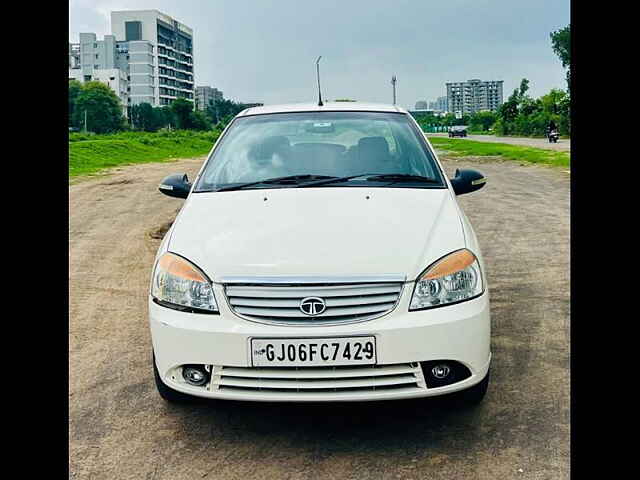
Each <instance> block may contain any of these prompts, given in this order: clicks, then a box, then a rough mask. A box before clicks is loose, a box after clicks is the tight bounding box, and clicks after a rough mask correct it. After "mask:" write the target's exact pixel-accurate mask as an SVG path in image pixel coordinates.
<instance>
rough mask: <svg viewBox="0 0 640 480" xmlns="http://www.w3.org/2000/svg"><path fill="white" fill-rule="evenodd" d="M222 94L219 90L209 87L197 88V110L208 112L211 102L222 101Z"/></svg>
mask: <svg viewBox="0 0 640 480" xmlns="http://www.w3.org/2000/svg"><path fill="white" fill-rule="evenodd" d="M223 98H224V97H223V96H222V92H221V91H220V90H218V89H217V88H212V87H209V86H202V87H196V108H197V109H198V110H203V111H204V110H206V109H207V106H208V105H209V102H215V101H216V100H222V99H223Z"/></svg>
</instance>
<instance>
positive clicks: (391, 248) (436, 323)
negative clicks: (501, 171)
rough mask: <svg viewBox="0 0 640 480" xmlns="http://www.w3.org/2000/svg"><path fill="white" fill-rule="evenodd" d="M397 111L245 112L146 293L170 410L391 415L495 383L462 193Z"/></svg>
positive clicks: (176, 183)
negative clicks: (366, 406)
mask: <svg viewBox="0 0 640 480" xmlns="http://www.w3.org/2000/svg"><path fill="white" fill-rule="evenodd" d="M484 183H485V178H484V177H483V175H482V174H481V173H479V172H476V171H474V170H458V171H457V172H456V176H455V178H453V179H451V180H449V179H447V177H446V176H445V173H444V171H443V168H442V165H441V164H440V162H439V160H438V158H437V156H436V154H435V152H434V150H433V148H432V147H431V145H430V143H429V141H428V140H427V138H426V137H425V135H424V134H423V133H422V131H421V130H420V128H419V126H418V125H417V124H416V122H415V121H414V119H413V118H412V117H411V116H410V115H409V114H408V112H407V111H406V110H403V109H401V108H398V107H396V106H391V105H373V104H363V103H325V104H324V105H323V106H318V105H315V104H301V105H284V106H266V107H255V108H250V109H247V110H245V111H243V112H242V113H240V114H239V115H238V116H236V117H235V118H234V120H233V121H232V122H231V123H230V124H229V125H228V127H227V128H226V130H225V131H224V132H223V133H222V135H221V136H220V138H219V139H218V141H217V142H216V144H215V146H214V147H213V149H212V151H211V153H210V154H209V157H208V159H207V160H206V162H204V164H203V166H202V167H201V169H200V172H199V173H198V176H197V177H196V178H195V180H194V181H193V184H191V183H189V181H188V179H187V176H186V175H184V174H181V175H171V176H169V177H167V178H166V179H164V180H163V182H162V184H161V185H160V187H159V188H160V191H161V192H163V193H165V194H167V195H170V196H174V197H179V198H186V200H185V202H184V205H183V206H182V209H181V210H180V212H179V214H178V216H177V218H176V220H175V222H174V223H173V225H172V227H171V229H170V230H169V231H168V232H167V234H166V236H165V237H164V239H163V241H162V244H161V246H160V248H159V250H158V254H157V257H156V261H155V265H154V268H153V273H152V280H151V291H150V295H149V323H150V328H151V336H152V342H153V352H154V356H153V368H154V372H155V380H156V385H157V387H158V390H159V393H160V395H161V396H162V397H163V398H164V399H166V400H168V401H182V400H187V399H189V398H191V397H192V396H196V397H206V398H212V399H232V400H254V401H300V402H305V401H313V402H317V401H360V400H366V401H368V400H391V399H404V398H415V397H430V396H435V395H442V394H449V393H452V392H459V393H457V394H456V395H453V396H452V397H450V398H457V399H462V400H464V401H468V402H472V403H477V402H479V401H480V400H481V399H482V398H483V396H484V394H485V392H486V390H487V385H488V381H489V364H490V361H491V351H490V315H489V292H488V288H487V277H486V272H485V268H484V263H483V260H482V255H481V253H480V248H479V246H478V242H477V240H476V236H475V234H474V232H473V229H472V228H471V225H470V224H469V221H468V220H467V217H466V216H465V214H464V213H463V212H462V210H461V209H460V207H459V205H458V203H457V201H456V195H459V194H462V193H467V192H471V191H473V190H477V189H479V188H481V187H482V186H483V185H484Z"/></svg>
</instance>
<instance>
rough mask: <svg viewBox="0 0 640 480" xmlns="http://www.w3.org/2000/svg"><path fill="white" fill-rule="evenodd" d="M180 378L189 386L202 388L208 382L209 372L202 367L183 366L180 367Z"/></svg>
mask: <svg viewBox="0 0 640 480" xmlns="http://www.w3.org/2000/svg"><path fill="white" fill-rule="evenodd" d="M182 378H184V381H185V382H187V383H188V384H189V385H193V386H194V387H202V386H203V385H205V384H206V383H207V382H208V381H209V372H207V370H206V369H205V366H204V365H185V366H183V367H182Z"/></svg>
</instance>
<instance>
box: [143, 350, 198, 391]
mask: <svg viewBox="0 0 640 480" xmlns="http://www.w3.org/2000/svg"><path fill="white" fill-rule="evenodd" d="M153 378H154V379H155V381H156V388H157V389H158V393H159V394H160V396H161V397H162V399H163V400H165V401H166V402H169V403H189V402H193V401H194V397H192V396H191V395H187V394H185V393H182V392H178V391H177V390H174V389H173V388H169V387H168V386H167V385H165V383H164V382H163V381H162V379H161V378H160V373H159V372H158V367H157V366H156V355H155V353H154V354H153Z"/></svg>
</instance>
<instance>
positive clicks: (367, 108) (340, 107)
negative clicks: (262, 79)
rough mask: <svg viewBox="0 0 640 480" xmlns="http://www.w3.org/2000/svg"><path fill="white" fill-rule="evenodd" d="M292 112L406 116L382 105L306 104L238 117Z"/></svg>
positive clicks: (259, 110)
mask: <svg viewBox="0 0 640 480" xmlns="http://www.w3.org/2000/svg"><path fill="white" fill-rule="evenodd" d="M293 112H392V113H405V114H408V112H407V111H406V110H405V109H404V108H401V107H398V106H397V105H388V104H384V103H366V102H324V105H323V106H322V107H320V106H318V104H317V103H315V102H307V103H291V104H284V105H266V106H261V107H251V108H247V109H246V110H243V111H242V112H240V113H239V114H238V117H244V116H247V115H265V114H268V113H293Z"/></svg>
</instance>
